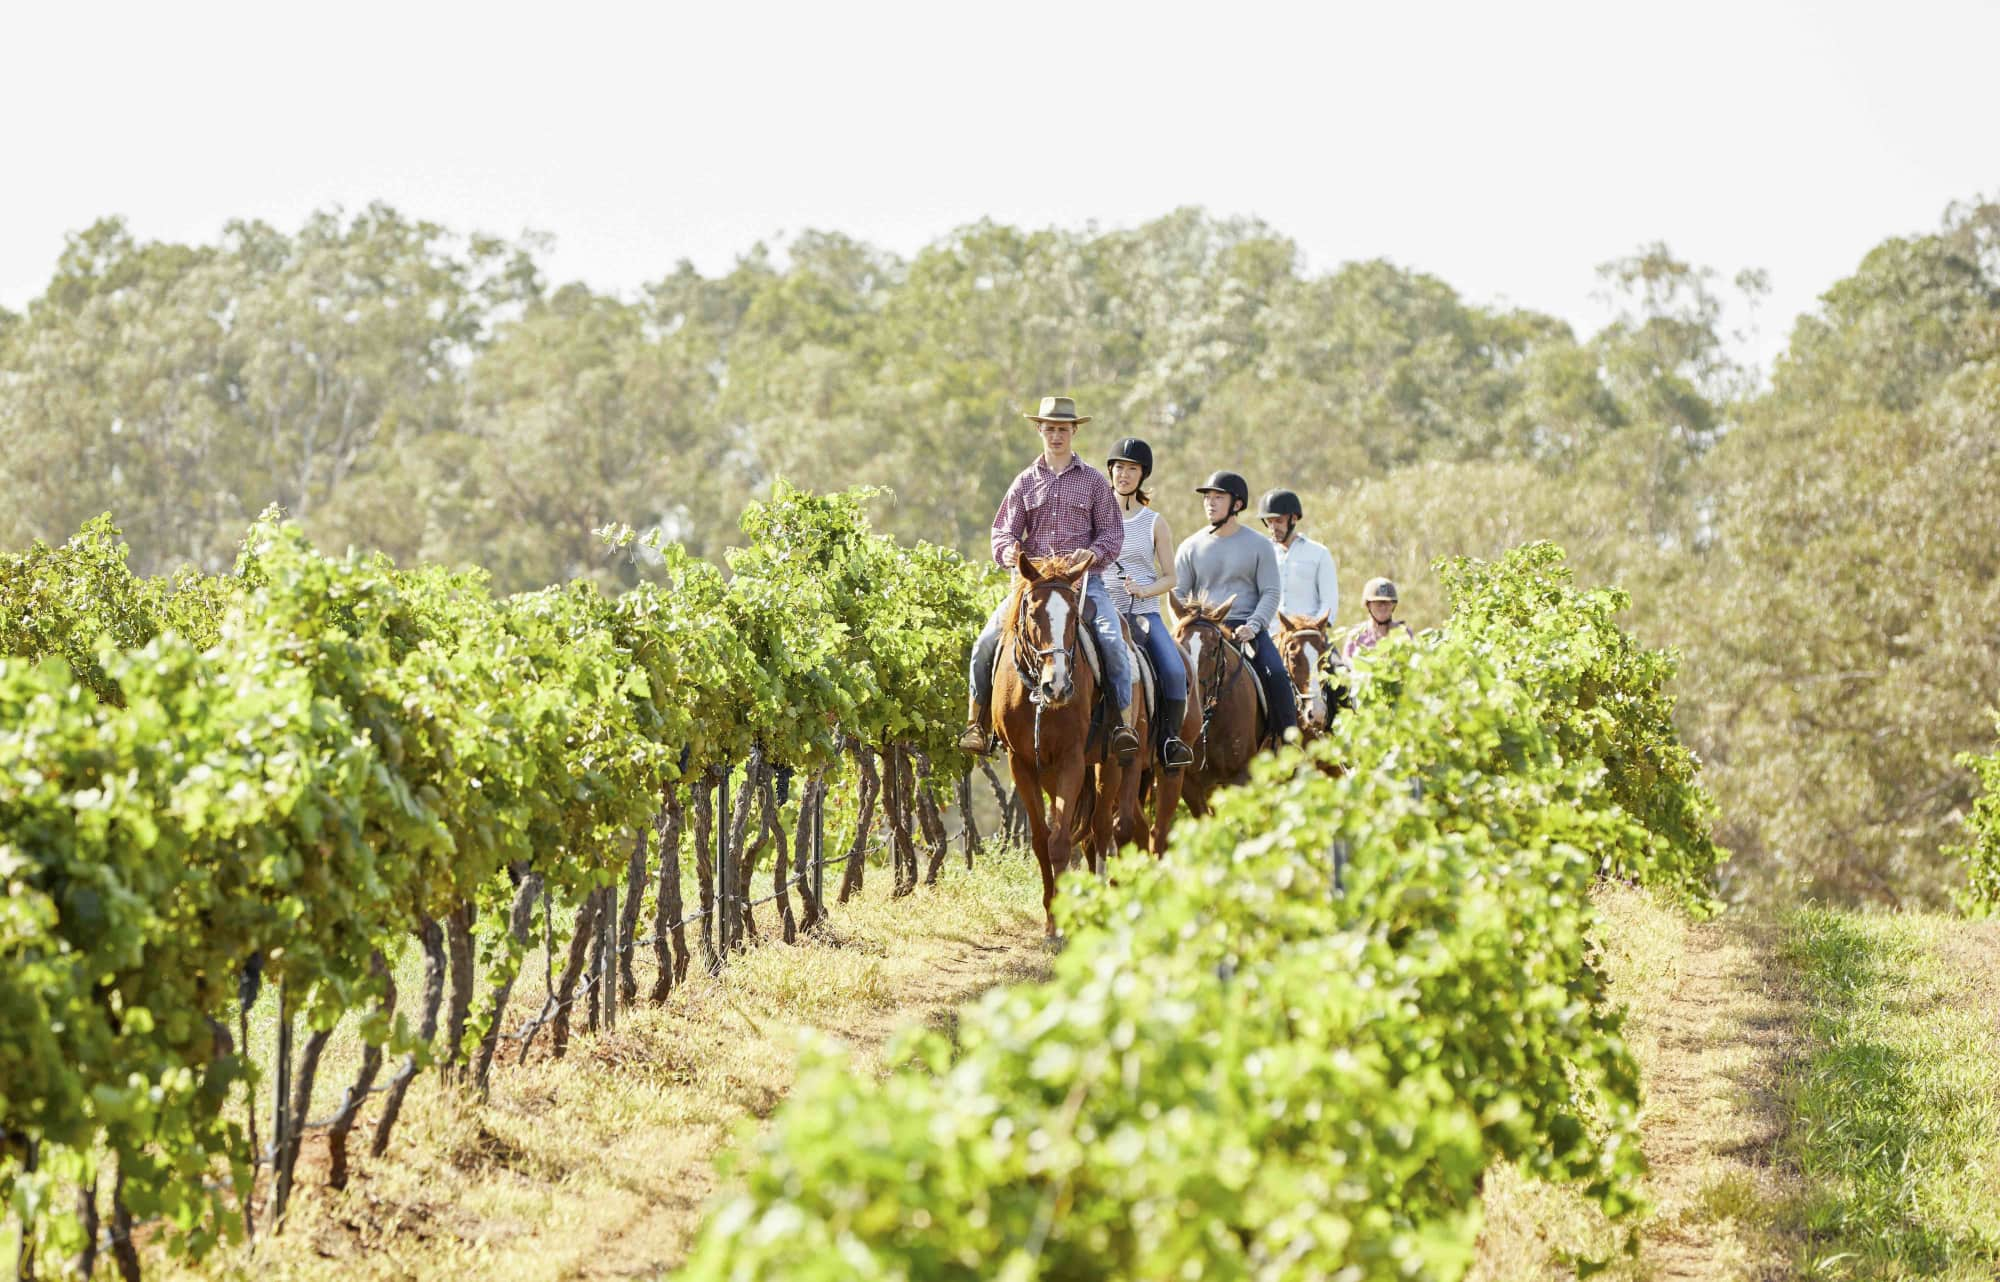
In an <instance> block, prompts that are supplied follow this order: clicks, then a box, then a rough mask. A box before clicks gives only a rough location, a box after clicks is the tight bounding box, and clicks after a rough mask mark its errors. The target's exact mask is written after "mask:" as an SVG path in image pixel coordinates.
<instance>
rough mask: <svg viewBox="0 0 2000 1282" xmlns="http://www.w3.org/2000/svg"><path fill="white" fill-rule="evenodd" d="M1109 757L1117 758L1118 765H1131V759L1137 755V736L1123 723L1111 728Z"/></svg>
mask: <svg viewBox="0 0 2000 1282" xmlns="http://www.w3.org/2000/svg"><path fill="white" fill-rule="evenodd" d="M1111 755H1112V756H1114V757H1117V758H1118V762H1119V764H1120V765H1130V764H1132V759H1133V758H1134V757H1136V756H1138V755H1139V736H1138V735H1136V734H1134V733H1132V727H1131V726H1128V725H1126V724H1125V723H1124V722H1123V721H1120V722H1119V723H1118V724H1117V725H1115V726H1113V727H1112V728H1111Z"/></svg>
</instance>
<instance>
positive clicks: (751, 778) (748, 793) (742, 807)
mask: <svg viewBox="0 0 2000 1282" xmlns="http://www.w3.org/2000/svg"><path fill="white" fill-rule="evenodd" d="M763 774H764V750H763V749H762V748H761V747H752V748H751V749H750V763H749V765H747V766H746V767H744V770H743V786H742V787H741V788H739V789H737V791H736V813H735V814H734V815H733V816H731V818H730V820H729V851H730V854H731V855H732V856H733V858H731V859H730V861H729V876H728V879H727V880H728V885H727V887H726V890H725V893H726V894H727V896H728V899H729V902H728V903H727V904H725V905H723V909H722V912H720V913H718V914H717V919H718V920H720V919H721V918H723V917H726V916H728V915H729V914H731V913H734V914H736V915H735V916H734V917H733V918H730V920H731V921H732V922H738V921H744V920H745V919H747V918H748V917H749V915H750V909H749V899H750V896H749V895H747V894H745V893H744V891H745V889H746V888H747V887H748V886H749V885H750V870H749V868H748V866H747V865H748V859H746V858H745V856H746V854H749V853H751V852H746V851H745V849H744V842H745V841H746V840H747V839H748V837H749V830H750V807H751V804H752V803H753V802H755V801H756V800H757V799H758V797H759V796H760V795H761V794H760V789H759V783H760V781H761V780H762V778H763ZM759 835H760V836H761V835H762V834H761V833H760V834H759ZM753 857H754V855H753ZM754 929H755V927H754V924H752V925H751V930H752V931H753V932H754ZM743 934H744V932H743V931H739V930H734V929H732V930H731V931H730V932H729V934H728V935H727V936H726V937H725V938H726V939H727V940H728V941H729V942H730V944H731V946H732V947H735V948H741V947H742V937H743Z"/></svg>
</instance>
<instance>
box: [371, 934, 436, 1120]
mask: <svg viewBox="0 0 2000 1282" xmlns="http://www.w3.org/2000/svg"><path fill="white" fill-rule="evenodd" d="M417 942H418V943H419V944H420V945H421V946H422V947H423V950H424V1013H423V1017H422V1018H423V1022H422V1023H421V1024H420V1025H419V1026H418V1028H417V1037H418V1039H419V1040H420V1041H422V1042H424V1043H425V1044H426V1045H428V1044H429V1043H430V1040H431V1039H432V1038H434V1037H436V1036H437V1026H438V1007H439V1006H440V1005H441V1004H443V1001H444V969H445V962H444V959H445V952H444V931H443V930H441V929H440V928H439V927H438V924H437V921H436V919H434V918H431V917H426V918H424V920H423V923H422V924H421V925H419V926H418V927H417ZM416 1076H417V1053H416V1052H415V1051H411V1052H410V1053H409V1054H408V1055H407V1056H405V1057H404V1059H403V1067H402V1068H400V1069H398V1070H397V1071H396V1076H395V1079H394V1080H393V1081H391V1082H390V1083H389V1097H388V1099H386V1100H384V1101H383V1102H382V1116H381V1118H380V1119H379V1120H378V1121H377V1122H376V1123H375V1141H374V1143H372V1144H370V1145H369V1146H368V1152H369V1154H370V1155H371V1156H374V1157H380V1156H382V1154H384V1153H386V1152H388V1151H389V1133H390V1132H391V1131H393V1130H395V1129H396V1118H397V1117H398V1116H399V1115H401V1113H402V1111H403V1096H404V1095H406V1094H408V1093H409V1090H410V1083H411V1082H412V1081H413V1080H415V1078H416Z"/></svg>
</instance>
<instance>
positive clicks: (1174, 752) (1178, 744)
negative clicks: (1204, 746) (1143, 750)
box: [1160, 734, 1194, 770]
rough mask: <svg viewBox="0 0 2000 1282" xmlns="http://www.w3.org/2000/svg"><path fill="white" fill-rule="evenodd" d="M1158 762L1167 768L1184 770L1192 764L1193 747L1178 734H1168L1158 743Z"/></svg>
mask: <svg viewBox="0 0 2000 1282" xmlns="http://www.w3.org/2000/svg"><path fill="white" fill-rule="evenodd" d="M1160 763H1161V764H1162V765H1164V766H1165V767H1166V768H1167V769H1169V770H1185V769H1187V768H1188V767H1189V766H1191V765H1193V764H1194V749H1193V748H1190V747H1188V746H1187V743H1186V742H1185V741H1184V740H1183V739H1182V738H1181V737H1180V736H1179V735H1177V734H1171V735H1168V736H1167V740H1166V742H1165V743H1162V744H1161V745H1160Z"/></svg>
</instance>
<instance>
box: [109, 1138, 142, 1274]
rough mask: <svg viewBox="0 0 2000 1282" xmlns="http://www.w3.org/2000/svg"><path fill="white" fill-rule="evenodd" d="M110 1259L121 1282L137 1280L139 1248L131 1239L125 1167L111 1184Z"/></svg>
mask: <svg viewBox="0 0 2000 1282" xmlns="http://www.w3.org/2000/svg"><path fill="white" fill-rule="evenodd" d="M111 1259H112V1262H113V1263H115V1264H116V1265H117V1266H118V1276H119V1278H121V1279H122V1280H123V1282H139V1248H138V1247H137V1246H136V1245H134V1243H133V1241H132V1208H131V1207H129V1206H127V1205H125V1167H124V1164H123V1163H120V1164H119V1167H118V1178H117V1179H116V1180H114V1181H113V1182H112V1185H111Z"/></svg>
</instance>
